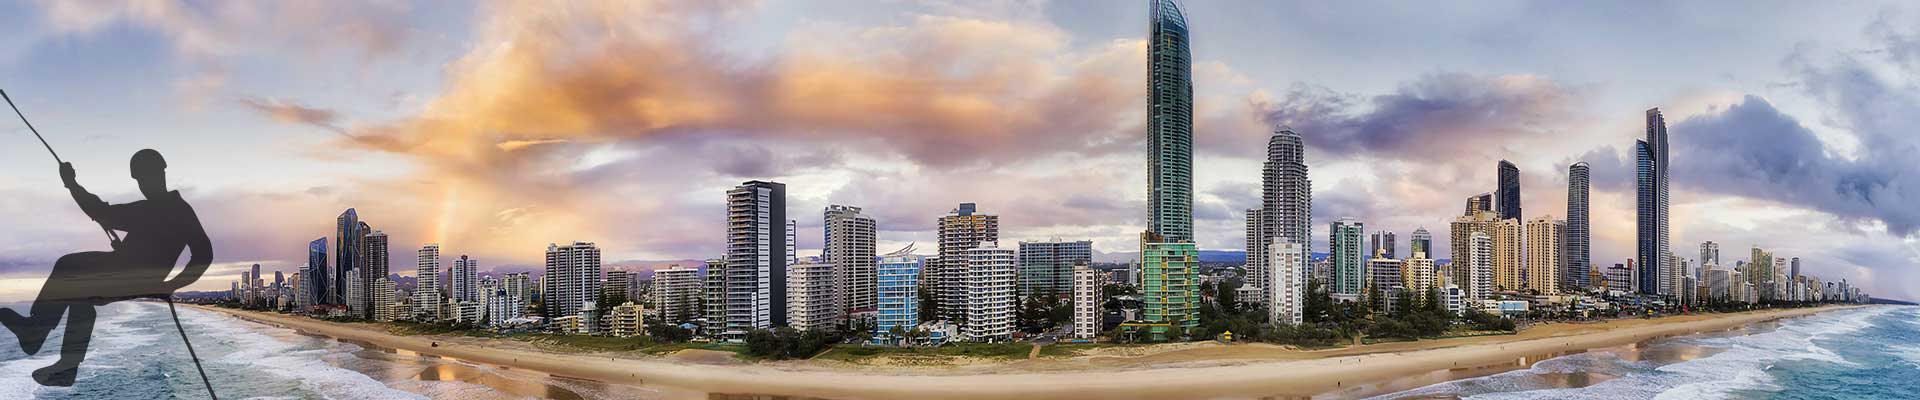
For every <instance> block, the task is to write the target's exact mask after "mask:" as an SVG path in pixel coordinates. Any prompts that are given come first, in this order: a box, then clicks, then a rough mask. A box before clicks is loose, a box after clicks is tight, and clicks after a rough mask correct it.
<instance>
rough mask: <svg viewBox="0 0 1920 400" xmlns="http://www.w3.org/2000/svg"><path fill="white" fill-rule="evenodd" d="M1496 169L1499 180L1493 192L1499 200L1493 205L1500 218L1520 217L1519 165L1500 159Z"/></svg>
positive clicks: (1516, 218) (1515, 218) (1514, 218)
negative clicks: (1497, 210) (1497, 209)
mask: <svg viewBox="0 0 1920 400" xmlns="http://www.w3.org/2000/svg"><path fill="white" fill-rule="evenodd" d="M1498 170H1499V171H1498V173H1499V179H1500V181H1499V187H1498V188H1497V190H1496V191H1495V192H1494V194H1495V196H1497V197H1498V198H1499V201H1498V202H1497V204H1494V206H1496V207H1498V208H1499V210H1500V212H1499V214H1500V219H1513V220H1518V219H1520V218H1521V217H1520V167H1517V166H1514V165H1513V162H1510V161H1507V160H1500V164H1499V168H1498Z"/></svg>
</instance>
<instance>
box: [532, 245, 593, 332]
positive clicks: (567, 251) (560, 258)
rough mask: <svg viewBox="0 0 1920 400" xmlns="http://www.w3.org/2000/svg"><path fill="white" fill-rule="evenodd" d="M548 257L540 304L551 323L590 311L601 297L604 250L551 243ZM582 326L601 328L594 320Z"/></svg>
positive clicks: (548, 246)
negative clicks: (555, 319)
mask: <svg viewBox="0 0 1920 400" xmlns="http://www.w3.org/2000/svg"><path fill="white" fill-rule="evenodd" d="M546 256H547V257H546V274H545V275H544V278H545V279H546V282H545V283H546V289H545V290H543V291H542V292H541V293H542V294H541V296H540V303H541V307H542V310H545V311H546V314H547V319H549V320H552V319H554V318H559V317H564V316H569V315H578V314H580V312H581V311H583V310H586V309H588V308H590V307H591V306H590V305H591V304H592V303H593V302H594V301H596V300H598V298H597V296H599V294H600V287H601V282H600V277H601V272H600V271H601V270H600V247H599V246H596V245H594V244H593V243H592V242H573V244H569V245H565V246H562V245H559V244H551V243H550V244H547V253H546ZM581 323H583V324H586V325H588V326H595V325H598V321H593V320H585V321H581Z"/></svg>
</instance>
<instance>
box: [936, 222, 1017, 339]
mask: <svg viewBox="0 0 1920 400" xmlns="http://www.w3.org/2000/svg"><path fill="white" fill-rule="evenodd" d="M936 225H937V226H938V228H939V233H938V236H939V240H940V247H939V249H938V251H939V253H940V259H939V260H938V262H934V261H933V260H929V262H928V264H927V269H928V271H927V272H926V275H927V277H928V279H926V281H924V282H921V284H922V285H926V286H927V289H928V290H929V291H932V292H933V293H934V295H935V296H936V297H937V298H938V299H939V302H938V303H939V304H938V306H939V310H936V311H938V314H939V315H940V317H941V318H945V319H947V320H948V321H955V322H960V321H961V320H962V319H965V318H966V307H965V305H966V303H967V298H966V296H967V291H966V288H965V287H963V286H962V285H961V284H960V283H959V282H960V281H961V280H962V279H965V278H966V268H967V264H966V263H967V258H966V256H965V255H966V252H967V250H971V249H973V248H974V247H979V246H980V243H982V242H996V243H997V242H999V241H1000V216H998V215H987V214H981V213H979V209H978V208H976V206H975V205H974V204H973V203H960V206H959V207H956V208H954V209H953V211H951V212H948V213H947V215H946V216H942V217H940V219H939V220H938V221H937V224H936Z"/></svg>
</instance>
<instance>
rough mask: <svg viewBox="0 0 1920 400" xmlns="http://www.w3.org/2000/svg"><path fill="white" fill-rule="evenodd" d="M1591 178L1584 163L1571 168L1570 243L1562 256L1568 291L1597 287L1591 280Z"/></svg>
mask: <svg viewBox="0 0 1920 400" xmlns="http://www.w3.org/2000/svg"><path fill="white" fill-rule="evenodd" d="M1589 174H1590V172H1589V171H1588V168H1587V163H1586V162H1584V161H1582V162H1577V163H1573V165H1572V166H1568V167H1567V237H1566V239H1567V243H1566V246H1565V249H1566V254H1563V255H1562V256H1563V257H1565V258H1566V270H1565V272H1564V273H1563V274H1562V276H1561V278H1562V279H1561V288H1562V289H1566V290H1575V289H1581V288H1586V287H1588V286H1592V285H1593V282H1591V280H1590V279H1589V278H1590V277H1591V276H1592V275H1593V229H1592V225H1591V224H1589V223H1588V220H1587V218H1588V215H1589V214H1588V212H1587V207H1588V202H1587V193H1588V192H1589V190H1588V188H1589V186H1590V184H1591V178H1590V176H1589Z"/></svg>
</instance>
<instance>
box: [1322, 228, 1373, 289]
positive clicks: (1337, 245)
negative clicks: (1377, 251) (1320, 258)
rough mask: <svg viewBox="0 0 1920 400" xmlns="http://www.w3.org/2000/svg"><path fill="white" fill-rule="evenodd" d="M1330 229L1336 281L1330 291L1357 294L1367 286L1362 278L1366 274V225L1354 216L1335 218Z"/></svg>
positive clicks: (1328, 246)
mask: <svg viewBox="0 0 1920 400" xmlns="http://www.w3.org/2000/svg"><path fill="white" fill-rule="evenodd" d="M1331 228H1332V229H1328V232H1327V233H1328V237H1327V251H1328V252H1329V253H1331V254H1328V255H1327V257H1328V258H1329V259H1331V260H1333V282H1331V283H1332V286H1331V287H1332V289H1330V291H1331V292H1332V293H1336V294H1349V295H1357V294H1360V293H1361V292H1362V291H1364V290H1365V289H1366V283H1365V282H1363V281H1362V279H1365V278H1366V276H1367V271H1366V261H1364V260H1366V257H1367V256H1366V255H1365V254H1364V252H1365V251H1364V250H1362V249H1363V247H1362V245H1361V244H1360V241H1361V239H1362V237H1363V235H1364V234H1363V233H1362V232H1365V231H1366V229H1367V228H1366V225H1364V224H1361V223H1360V221H1355V220H1353V218H1341V219H1340V220H1339V221H1334V222H1333V225H1332V226H1331Z"/></svg>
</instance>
